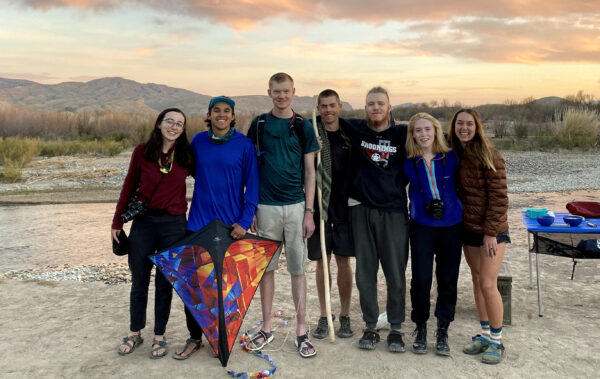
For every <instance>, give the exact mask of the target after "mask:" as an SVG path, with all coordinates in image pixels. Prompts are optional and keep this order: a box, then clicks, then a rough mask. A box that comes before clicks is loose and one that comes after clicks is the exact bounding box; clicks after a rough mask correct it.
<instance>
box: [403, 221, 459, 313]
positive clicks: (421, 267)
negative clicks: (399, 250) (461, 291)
mask: <svg viewBox="0 0 600 379" xmlns="http://www.w3.org/2000/svg"><path fill="white" fill-rule="evenodd" d="M461 227H462V223H459V224H457V225H454V226H449V227H443V228H433V227H429V226H425V225H421V224H418V223H416V222H414V221H411V223H410V258H411V268H412V280H411V283H410V299H411V301H412V307H413V309H412V312H411V315H410V318H411V320H412V321H414V322H415V323H417V324H421V323H424V322H426V321H427V320H428V319H429V308H430V300H429V298H430V292H431V282H432V280H433V275H432V271H433V256H434V255H435V263H436V269H435V277H436V279H437V292H438V297H437V300H436V304H435V317H437V319H438V321H439V322H440V323H442V324H448V323H450V322H451V321H454V310H455V308H456V292H457V283H458V272H459V269H460V257H461V249H462V239H461Z"/></svg>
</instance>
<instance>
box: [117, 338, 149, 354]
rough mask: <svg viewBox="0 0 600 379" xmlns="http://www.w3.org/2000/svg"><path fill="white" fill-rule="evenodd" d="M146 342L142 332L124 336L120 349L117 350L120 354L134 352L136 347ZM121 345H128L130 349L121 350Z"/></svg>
mask: <svg viewBox="0 0 600 379" xmlns="http://www.w3.org/2000/svg"><path fill="white" fill-rule="evenodd" d="M142 342H144V339H143V338H142V335H141V334H134V335H130V336H127V337H124V338H123V342H121V345H119V350H118V351H117V352H118V353H119V355H127V354H131V353H133V351H134V350H135V348H136V347H138V345H140V344H141V343H142ZM121 346H127V348H128V349H129V350H128V351H121Z"/></svg>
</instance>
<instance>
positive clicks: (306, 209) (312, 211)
mask: <svg viewBox="0 0 600 379" xmlns="http://www.w3.org/2000/svg"><path fill="white" fill-rule="evenodd" d="M304 212H310V213H315V208H304Z"/></svg>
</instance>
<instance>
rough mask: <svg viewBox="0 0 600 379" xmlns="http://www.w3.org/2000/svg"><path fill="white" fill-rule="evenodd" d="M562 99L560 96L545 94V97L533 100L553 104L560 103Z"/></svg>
mask: <svg viewBox="0 0 600 379" xmlns="http://www.w3.org/2000/svg"><path fill="white" fill-rule="evenodd" d="M562 100H563V98H562V97H558V96H547V97H541V98H539V99H537V100H535V102H536V103H538V104H546V105H553V104H557V103H560V102H561V101H562Z"/></svg>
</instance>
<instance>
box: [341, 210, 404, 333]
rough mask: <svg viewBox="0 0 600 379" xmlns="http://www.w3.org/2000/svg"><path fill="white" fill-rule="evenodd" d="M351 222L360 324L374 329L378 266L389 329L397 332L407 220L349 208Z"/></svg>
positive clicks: (401, 215) (401, 312) (400, 215)
mask: <svg viewBox="0 0 600 379" xmlns="http://www.w3.org/2000/svg"><path fill="white" fill-rule="evenodd" d="M350 218H351V223H352V235H353V236H354V247H355V253H356V287H357V288H358V293H359V298H360V308H361V310H362V314H363V321H364V322H365V324H366V327H367V328H375V326H376V325H377V319H378V318H379V305H378V304H377V271H379V262H381V268H382V269H383V274H384V275H385V282H386V285H387V303H386V311H387V317H388V321H389V322H390V324H391V327H392V329H400V327H401V326H402V322H403V321H404V319H405V300H406V299H405V293H406V278H405V271H406V262H407V260H408V216H407V215H406V214H404V213H396V212H388V211H384V210H381V209H371V208H368V207H365V206H364V205H362V204H360V205H355V206H353V207H350Z"/></svg>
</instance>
